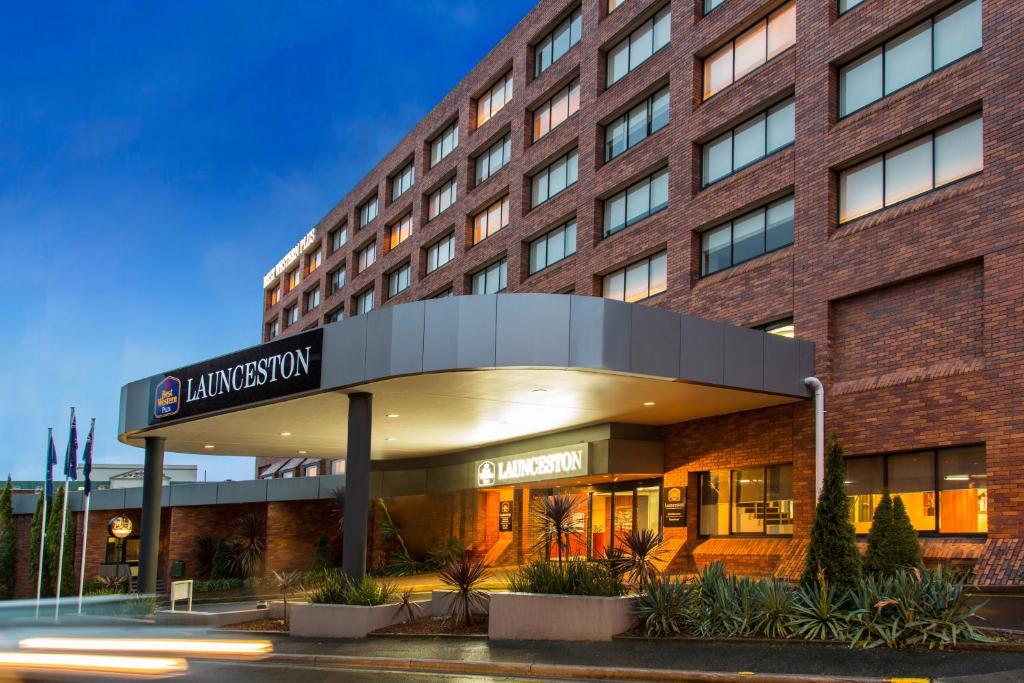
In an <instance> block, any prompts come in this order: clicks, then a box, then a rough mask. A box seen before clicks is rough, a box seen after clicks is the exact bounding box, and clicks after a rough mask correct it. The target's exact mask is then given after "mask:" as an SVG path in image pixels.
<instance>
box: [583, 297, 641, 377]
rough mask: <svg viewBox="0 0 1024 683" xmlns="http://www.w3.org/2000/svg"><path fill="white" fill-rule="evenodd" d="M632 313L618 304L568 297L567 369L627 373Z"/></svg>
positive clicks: (617, 302)
mask: <svg viewBox="0 0 1024 683" xmlns="http://www.w3.org/2000/svg"><path fill="white" fill-rule="evenodd" d="M631 310H632V307H631V306H630V305H629V304H625V303H623V302H621V301H612V300H611V299H598V298H596V297H592V296H575V295H570V296H569V365H570V366H571V367H574V368H593V369H595V370H611V371H613V372H629V340H630V336H629V335H630V323H629V318H630V311H631ZM594 330H600V331H601V333H600V334H594Z"/></svg>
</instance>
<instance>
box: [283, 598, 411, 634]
mask: <svg viewBox="0 0 1024 683" xmlns="http://www.w3.org/2000/svg"><path fill="white" fill-rule="evenodd" d="M402 621H405V611H404V610H400V609H399V604H398V603H392V604H390V605H378V606H377V607H364V606H361V605H311V604H308V603H295V604H294V605H292V604H291V603H288V631H289V633H290V634H291V635H293V636H306V637H314V638H365V637H366V634H367V633H370V632H371V631H376V630H377V629H379V628H384V627H385V626H390V625H391V624H397V623H399V622H402Z"/></svg>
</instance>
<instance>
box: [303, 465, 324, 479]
mask: <svg viewBox="0 0 1024 683" xmlns="http://www.w3.org/2000/svg"><path fill="white" fill-rule="evenodd" d="M319 472H320V467H319V466H317V465H306V467H305V468H303V470H302V476H304V477H315V476H316V475H317V474H318V473H319Z"/></svg>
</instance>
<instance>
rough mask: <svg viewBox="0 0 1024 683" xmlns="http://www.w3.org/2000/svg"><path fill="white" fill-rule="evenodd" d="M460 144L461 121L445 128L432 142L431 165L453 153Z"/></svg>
mask: <svg viewBox="0 0 1024 683" xmlns="http://www.w3.org/2000/svg"><path fill="white" fill-rule="evenodd" d="M458 146H459V122H458V121H455V122H454V123H452V125H450V126H448V127H447V128H445V129H444V130H443V131H442V132H441V134H440V135H438V136H437V137H436V138H434V140H433V141H432V142H431V143H430V165H431V167H433V166H435V165H436V164H437V163H438V162H439V161H441V160H442V159H444V158H445V157H447V156H448V155H449V154H451V153H452V152H453V151H454V150H455V148H456V147H458Z"/></svg>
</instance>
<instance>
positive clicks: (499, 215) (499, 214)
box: [473, 195, 509, 244]
mask: <svg viewBox="0 0 1024 683" xmlns="http://www.w3.org/2000/svg"><path fill="white" fill-rule="evenodd" d="M508 220H509V217H508V195H505V196H504V197H502V198H501V199H499V200H498V201H496V202H494V203H493V204H491V205H490V206H488V207H487V208H486V209H484V210H483V211H481V212H480V213H478V214H477V215H475V216H473V244H479V243H480V242H482V241H484V240H485V239H487V238H488V237H490V236H491V235H493V234H494V233H496V232H498V231H499V230H501V229H502V228H504V227H505V226H506V225H508Z"/></svg>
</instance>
